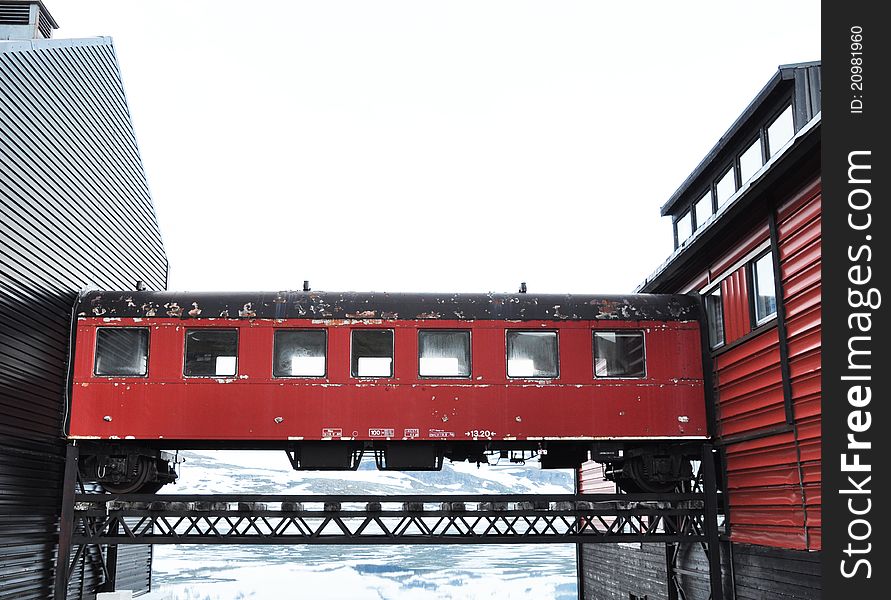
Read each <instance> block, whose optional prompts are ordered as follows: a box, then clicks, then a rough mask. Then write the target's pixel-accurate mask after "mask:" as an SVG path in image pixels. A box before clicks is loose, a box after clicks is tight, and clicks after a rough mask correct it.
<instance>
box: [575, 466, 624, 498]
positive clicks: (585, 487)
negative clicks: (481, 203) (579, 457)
mask: <svg viewBox="0 0 891 600" xmlns="http://www.w3.org/2000/svg"><path fill="white" fill-rule="evenodd" d="M615 492H616V484H615V482H613V481H609V480H607V479H604V478H603V465H602V464H600V463H596V462H594V461H591V460H589V461H588V462H584V463H582V466H581V468H580V469H579V493H580V494H613V493H615Z"/></svg>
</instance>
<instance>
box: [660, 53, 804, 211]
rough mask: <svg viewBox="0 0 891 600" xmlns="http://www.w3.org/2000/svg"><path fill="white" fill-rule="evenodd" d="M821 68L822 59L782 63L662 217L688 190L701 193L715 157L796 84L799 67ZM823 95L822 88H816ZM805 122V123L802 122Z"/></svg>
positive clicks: (666, 203) (680, 188)
mask: <svg viewBox="0 0 891 600" xmlns="http://www.w3.org/2000/svg"><path fill="white" fill-rule="evenodd" d="M819 67H820V61H812V62H803V63H792V64H788V65H780V66H779V67H778V68H777V69H778V70H777V72H776V73H775V74H774V75H773V77H771V78H770V81H768V82H767V84H766V85H765V86H764V87H763V88H762V89H761V91H760V92H758V95H757V96H755V98H754V99H753V100H752V101H751V102H750V103H749V105H748V106H747V107H746V109H745V110H744V111H743V112H742V114H740V115H739V116H738V117H737V118H736V120H735V121H734V122H733V124H732V125H731V126H730V128H729V129H728V130H727V131H726V132H725V133H724V135H722V136H721V138H720V139H719V140H718V142H717V143H716V144H715V145H714V147H713V148H712V149H711V150H709V152H708V154H706V155H705V158H703V159H702V161H700V163H699V164H698V165H697V166H696V168H695V169H693V172H692V173H690V175H689V176H688V177H687V179H685V180H684V182H683V183H682V184H681V185H680V187H678V189H677V190H675V192H674V194H672V195H671V197H670V198H669V199H668V201H667V202H665V204H663V205H662V208H661V209H660V211H661V214H662V216H663V217H664V216H666V215H669V214H671V213H672V212H673V209H674V208H675V206H676V205H677V204H678V203H679V202H680V201H681V199H682V198H684V197H686V196H687V194H688V193H690V192H691V188H694V189H693V191H694V192H696V193H699V192H700V190H699V187H702V185H704V184H703V181H702V179H703V176H705V175H708V173H707V172H708V171H710V170H711V169H712V167H713V163H714V161H715V159H717V158H718V157H719V156H720V155H721V154H723V153H724V151H725V150H726V149H727V148H728V147H729V146H732V145H733V144H734V143H737V140H736V139H735V138H736V137H737V135H738V134H741V133H746V130H747V129H749V128H750V126H751V123H750V120H751V119H752V118H753V117H754V116H755V115H756V113H758V112H759V110H760V109H762V108H763V107H764V106H765V104H769V100H770V99H771V97H772V96H774V95H775V94H776V93H778V91H779V90H780V88H781V87H784V85H785V86H787V87H793V86H794V83H793V80H795V72H796V70H804V69H810V68H817V69H819ZM816 92H817V95H818V96H819V90H817V91H816ZM812 108H813V111H812V113H811V114H813V113H816V112H819V107H812ZM802 124H803V123H802ZM799 128H800V125H799V126H798V127H796V130H798V129H799Z"/></svg>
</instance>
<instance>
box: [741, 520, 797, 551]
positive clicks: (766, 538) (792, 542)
mask: <svg viewBox="0 0 891 600" xmlns="http://www.w3.org/2000/svg"><path fill="white" fill-rule="evenodd" d="M732 531H733V534H732V536H731V540H732V541H734V542H737V543H740V544H758V545H761V546H778V547H780V548H789V549H791V550H807V549H808V541H807V536H806V535H805V532H804V531H802V530H801V529H800V528H797V527H770V526H767V525H764V524H756V525H745V524H739V525H734V526H733V530H732ZM813 539H814V538H811V541H813ZM811 549H813V548H811Z"/></svg>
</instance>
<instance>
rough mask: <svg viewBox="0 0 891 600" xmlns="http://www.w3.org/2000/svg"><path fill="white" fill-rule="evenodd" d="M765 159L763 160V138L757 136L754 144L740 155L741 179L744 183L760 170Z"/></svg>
mask: <svg viewBox="0 0 891 600" xmlns="http://www.w3.org/2000/svg"><path fill="white" fill-rule="evenodd" d="M762 164H763V161H762V160H761V138H755V141H754V142H752V145H751V146H749V147H748V148H747V149H746V151H745V152H743V153H742V154H740V156H739V179H740V181H742V182H743V183H745V182H747V181H748V180H749V179H751V178H752V175H754V174H755V173H757V172H758V169H760V168H761V165H762Z"/></svg>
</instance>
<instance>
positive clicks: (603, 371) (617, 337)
mask: <svg viewBox="0 0 891 600" xmlns="http://www.w3.org/2000/svg"><path fill="white" fill-rule="evenodd" d="M645 371H646V369H645V363H644V335H643V332H641V331H595V332H594V375H595V376H597V377H643V376H644V374H645Z"/></svg>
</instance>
